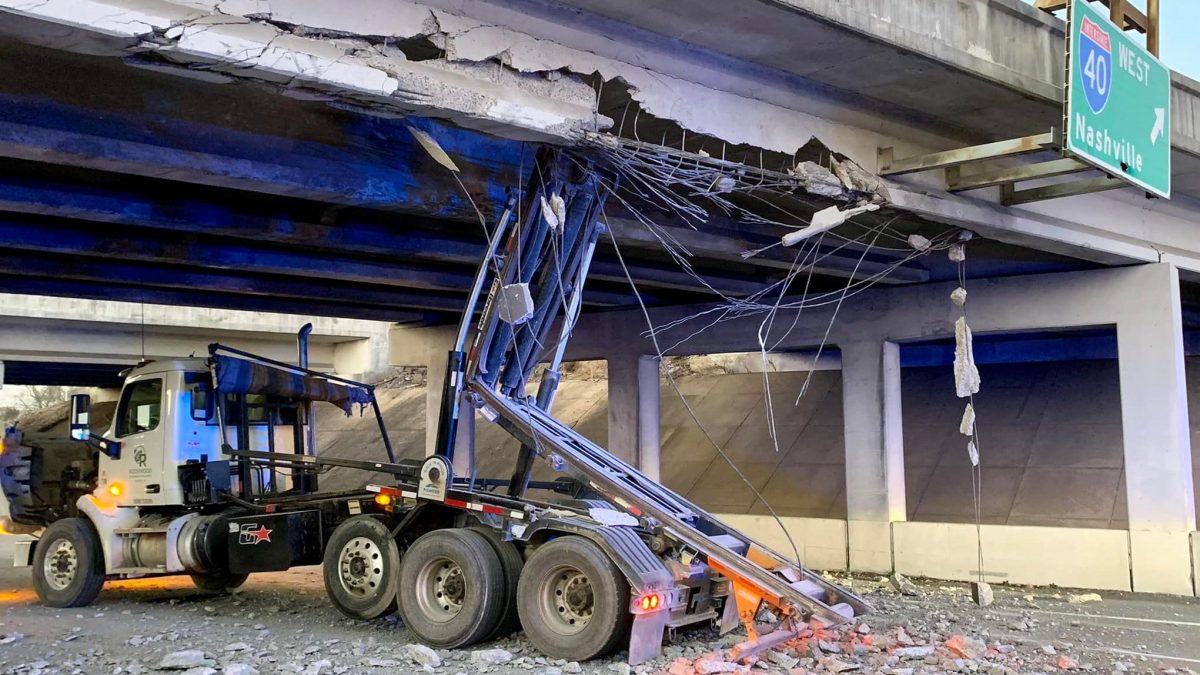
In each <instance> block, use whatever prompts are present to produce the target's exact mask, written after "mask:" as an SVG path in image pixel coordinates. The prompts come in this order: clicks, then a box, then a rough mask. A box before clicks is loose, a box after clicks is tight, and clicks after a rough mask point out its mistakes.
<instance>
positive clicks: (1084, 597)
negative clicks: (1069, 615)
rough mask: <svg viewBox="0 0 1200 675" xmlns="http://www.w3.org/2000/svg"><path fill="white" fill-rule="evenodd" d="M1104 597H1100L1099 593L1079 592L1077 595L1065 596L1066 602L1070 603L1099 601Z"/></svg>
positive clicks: (1080, 603) (1078, 603) (1079, 603)
mask: <svg viewBox="0 0 1200 675" xmlns="http://www.w3.org/2000/svg"><path fill="white" fill-rule="evenodd" d="M1103 599H1104V598H1102V597H1100V594H1099V593H1080V594H1079V595H1069V596H1067V602H1069V603H1071V604H1072V605H1083V604H1086V603H1089V602H1100V601H1101V600H1103Z"/></svg>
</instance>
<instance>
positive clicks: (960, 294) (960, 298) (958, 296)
mask: <svg viewBox="0 0 1200 675" xmlns="http://www.w3.org/2000/svg"><path fill="white" fill-rule="evenodd" d="M950 301H951V302H953V303H954V304H955V305H957V306H959V307H962V306H963V305H965V304H967V289H965V288H963V287H962V286H959V287H958V288H956V289H954V290H953V291H951V292H950Z"/></svg>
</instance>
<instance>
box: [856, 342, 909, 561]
mask: <svg viewBox="0 0 1200 675" xmlns="http://www.w3.org/2000/svg"><path fill="white" fill-rule="evenodd" d="M839 346H840V347H841V351H842V406H843V410H844V418H845V426H846V431H845V443H846V518H847V521H848V539H849V563H850V569H852V570H859V571H868V572H879V573H886V572H890V571H892V528H891V523H893V522H896V521H903V520H904V519H905V514H906V510H905V493H904V432H903V426H902V415H901V406H900V345H898V344H896V343H895V342H888V341H885V340H865V341H862V342H849V343H842V344H840V345H839Z"/></svg>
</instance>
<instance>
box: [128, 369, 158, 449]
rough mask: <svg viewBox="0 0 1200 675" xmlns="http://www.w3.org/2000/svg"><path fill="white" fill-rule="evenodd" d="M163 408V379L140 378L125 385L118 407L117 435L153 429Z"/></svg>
mask: <svg viewBox="0 0 1200 675" xmlns="http://www.w3.org/2000/svg"><path fill="white" fill-rule="evenodd" d="M161 410H162V380H161V379H159V378H155V379H153V380H139V381H137V382H134V383H132V384H130V385H128V386H127V387H125V392H124V393H123V394H122V395H121V405H120V406H119V407H118V408H117V436H118V437H120V436H128V435H130V434H137V433H142V432H144V431H151V430H153V429H154V428H156V427H157V426H158V419H159V416H160V411H161Z"/></svg>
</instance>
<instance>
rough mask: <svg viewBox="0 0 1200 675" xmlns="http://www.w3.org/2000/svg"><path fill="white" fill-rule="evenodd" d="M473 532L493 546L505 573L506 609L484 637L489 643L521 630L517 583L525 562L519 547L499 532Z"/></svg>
mask: <svg viewBox="0 0 1200 675" xmlns="http://www.w3.org/2000/svg"><path fill="white" fill-rule="evenodd" d="M471 530H472V531H475V532H478V533H480V534H482V535H483V537H484V539H487V541H488V543H489V544H491V545H492V550H493V551H495V553H496V557H497V558H499V559H500V571H501V572H503V573H504V609H502V610H500V620H499V621H498V622H497V623H496V627H495V628H494V629H492V632H490V633H488V634H487V636H485V637H484V641H485V642H489V641H491V640H495V639H496V638H502V637H508V636H509V635H512V634H513V633H515V632H517V631H518V630H520V629H521V617H520V615H519V614H518V613H517V583H518V582H519V581H520V579H521V568H523V567H525V560H524V559H523V558H522V557H521V551H520V549H518V548H517V545H516V544H514V543H512V542H511V541H504V537H503V536H502V535H501V534H500V532H499V531H497V530H495V529H493V528H490V527H486V526H480V527H472V528H471Z"/></svg>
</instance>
